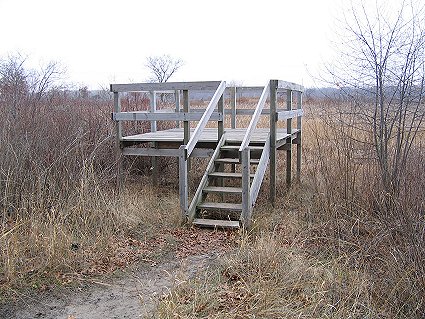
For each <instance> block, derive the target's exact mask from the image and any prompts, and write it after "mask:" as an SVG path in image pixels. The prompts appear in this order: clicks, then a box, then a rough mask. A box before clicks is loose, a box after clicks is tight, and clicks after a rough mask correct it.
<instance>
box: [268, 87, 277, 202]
mask: <svg viewBox="0 0 425 319" xmlns="http://www.w3.org/2000/svg"><path fill="white" fill-rule="evenodd" d="M277 85H278V81H277V80H270V201H271V203H272V205H273V206H274V204H275V201H276V121H277V116H276V103H277V99H276V90H277Z"/></svg>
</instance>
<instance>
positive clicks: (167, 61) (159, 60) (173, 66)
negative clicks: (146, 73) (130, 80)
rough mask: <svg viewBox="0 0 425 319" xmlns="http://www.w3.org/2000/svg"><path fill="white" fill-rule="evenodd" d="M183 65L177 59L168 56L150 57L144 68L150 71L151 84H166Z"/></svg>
mask: <svg viewBox="0 0 425 319" xmlns="http://www.w3.org/2000/svg"><path fill="white" fill-rule="evenodd" d="M182 65H183V61H182V60H181V59H179V58H173V57H171V56H170V55H161V56H150V57H148V58H147V59H146V67H147V68H148V69H149V70H150V71H151V78H150V79H149V80H150V81H152V82H159V83H163V82H167V81H168V80H169V79H170V78H171V77H172V76H173V74H174V73H176V72H177V71H178V70H179V69H180V67H181V66H182Z"/></svg>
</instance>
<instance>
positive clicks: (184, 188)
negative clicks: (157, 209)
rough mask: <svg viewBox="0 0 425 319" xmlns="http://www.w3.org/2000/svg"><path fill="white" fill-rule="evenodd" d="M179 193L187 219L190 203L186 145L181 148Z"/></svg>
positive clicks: (184, 217)
mask: <svg viewBox="0 0 425 319" xmlns="http://www.w3.org/2000/svg"><path fill="white" fill-rule="evenodd" d="M179 151H180V153H179V195H180V209H181V211H182V219H183V221H185V220H186V218H187V215H188V210H189V205H188V195H189V194H188V185H187V182H188V179H187V173H188V161H187V159H186V152H185V145H181V146H180V148H179Z"/></svg>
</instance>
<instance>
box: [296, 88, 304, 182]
mask: <svg viewBox="0 0 425 319" xmlns="http://www.w3.org/2000/svg"><path fill="white" fill-rule="evenodd" d="M302 95H303V93H302V92H298V101H297V109H299V110H301V109H302ZM297 130H298V133H297V140H298V143H297V181H298V183H299V182H301V154H302V153H301V152H302V151H301V150H302V132H301V131H302V116H298V117H297Z"/></svg>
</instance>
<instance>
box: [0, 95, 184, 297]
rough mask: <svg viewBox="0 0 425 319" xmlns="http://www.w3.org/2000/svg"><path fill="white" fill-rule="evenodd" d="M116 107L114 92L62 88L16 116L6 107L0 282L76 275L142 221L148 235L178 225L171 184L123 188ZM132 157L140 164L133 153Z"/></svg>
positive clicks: (1, 131) (1, 128) (0, 129)
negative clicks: (84, 93) (118, 179)
mask: <svg viewBox="0 0 425 319" xmlns="http://www.w3.org/2000/svg"><path fill="white" fill-rule="evenodd" d="M111 105H112V102H111V100H110V99H108V98H104V99H95V98H89V97H81V96H80V97H78V96H74V95H66V92H65V93H64V92H63V91H58V92H50V93H49V96H48V98H44V99H42V100H40V101H37V102H34V101H33V100H32V99H31V96H30V95H29V94H28V95H27V98H26V99H22V100H20V102H19V103H18V104H17V108H16V112H15V113H14V114H12V113H11V112H9V109H8V107H7V105H6V104H3V105H2V107H1V109H0V113H1V114H0V116H1V117H2V118H3V119H4V121H2V122H1V123H0V139H1V143H0V190H1V197H0V198H1V201H0V286H1V287H2V288H10V287H15V286H21V285H23V286H28V285H31V283H32V282H33V281H39V280H40V278H42V277H47V278H54V277H55V276H56V274H59V273H67V272H78V271H79V270H81V269H82V268H83V267H84V266H85V265H84V263H85V262H87V260H88V259H90V260H93V259H96V258H99V260H100V259H101V258H102V257H103V256H106V255H108V254H110V253H112V252H111V251H109V250H110V249H111V245H110V244H111V241H112V240H114V238H117V237H120V236H121V235H126V234H127V235H128V234H129V232H131V231H132V229H137V228H140V227H142V228H143V233H144V234H145V235H146V234H147V236H149V233H150V232H151V233H152V231H149V229H151V228H152V229H153V228H155V227H162V226H163V225H168V226H169V227H171V225H172V224H173V223H175V222H176V218H174V217H173V216H176V215H177V216H178V214H179V212H178V210H177V209H175V207H176V205H175V204H174V203H175V201H176V200H177V194H174V193H173V192H171V191H170V189H168V190H167V188H166V187H165V188H164V189H163V193H162V196H160V197H158V194H159V192H158V191H157V190H154V189H153V188H152V187H151V186H150V185H149V184H150V181H147V180H146V179H143V178H142V179H141V180H140V179H138V183H140V181H141V184H140V185H136V186H133V184H134V182H131V179H130V180H129V181H128V183H127V187H126V189H124V192H123V193H122V194H121V195H120V196H118V194H116V192H115V187H116V185H115V176H116V167H115V164H116V163H115V158H116V154H115V152H116V150H115V147H116V146H115V138H114V134H115V132H114V126H113V122H112V121H111V119H110V112H111ZM127 164H128V165H127V167H128V168H130V169H133V170H134V167H135V166H137V165H135V164H134V163H132V162H131V159H130V160H129V161H128V163H127ZM143 166H146V164H145V163H143V162H142V163H139V166H138V167H139V169H143ZM170 203H172V205H169V204H170ZM158 204H160V205H158ZM141 225H151V226H146V227H145V226H141ZM87 252H90V254H89V255H90V256H88V253H87ZM48 280H50V279H48ZM41 281H43V280H41ZM2 291H3V292H7V289H6V290H4V289H2Z"/></svg>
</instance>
